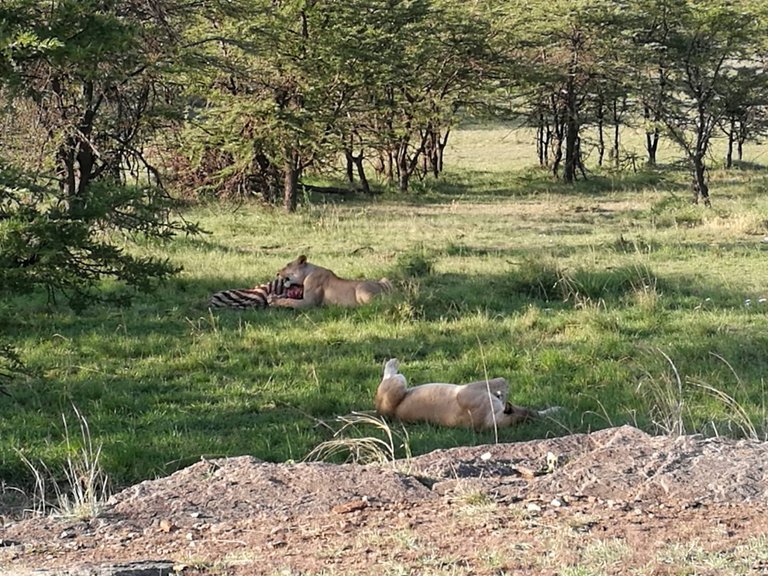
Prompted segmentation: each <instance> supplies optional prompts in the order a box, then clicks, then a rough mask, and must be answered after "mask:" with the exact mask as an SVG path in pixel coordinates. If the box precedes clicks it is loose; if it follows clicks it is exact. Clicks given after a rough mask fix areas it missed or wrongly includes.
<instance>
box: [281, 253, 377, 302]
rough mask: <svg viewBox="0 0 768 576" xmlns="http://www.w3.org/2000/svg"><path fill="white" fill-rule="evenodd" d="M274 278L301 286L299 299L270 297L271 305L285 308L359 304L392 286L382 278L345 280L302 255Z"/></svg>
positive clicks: (368, 300)
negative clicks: (301, 291) (302, 288)
mask: <svg viewBox="0 0 768 576" xmlns="http://www.w3.org/2000/svg"><path fill="white" fill-rule="evenodd" d="M277 276H278V278H282V279H283V280H285V281H288V282H289V283H290V284H292V285H295V284H300V285H303V286H304V297H303V298H300V299H289V298H279V297H275V298H271V299H270V301H269V304H270V305H271V306H282V307H285V308H311V307H315V306H325V305H327V304H332V305H335V306H360V305H362V304H368V303H369V302H370V301H371V300H372V299H373V298H374V297H375V296H376V295H378V294H381V293H382V292H386V291H388V290H390V289H391V288H392V284H391V283H390V282H389V280H387V279H386V278H382V279H381V280H378V281H376V280H347V279H345V278H339V277H338V276H336V274H334V273H333V272H331V271H330V270H328V269H327V268H322V267H321V266H317V265H316V264H311V263H309V262H307V257H306V256H304V255H302V256H299V257H298V258H296V260H294V261H293V262H289V263H288V265H286V266H285V267H284V268H283V269H282V270H280V271H279V272H278V273H277Z"/></svg>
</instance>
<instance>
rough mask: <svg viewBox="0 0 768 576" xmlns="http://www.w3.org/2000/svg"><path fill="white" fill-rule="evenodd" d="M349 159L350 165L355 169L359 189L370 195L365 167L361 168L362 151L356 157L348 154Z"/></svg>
mask: <svg viewBox="0 0 768 576" xmlns="http://www.w3.org/2000/svg"><path fill="white" fill-rule="evenodd" d="M350 158H351V159H352V163H353V164H354V165H355V167H356V168H357V177H358V178H360V189H361V190H362V191H363V192H365V193H366V194H370V193H371V185H370V184H369V183H368V178H366V176H365V167H364V166H363V151H362V150H361V151H360V154H358V155H357V156H355V155H354V154H350Z"/></svg>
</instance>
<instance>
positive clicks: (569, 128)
mask: <svg viewBox="0 0 768 576" xmlns="http://www.w3.org/2000/svg"><path fill="white" fill-rule="evenodd" d="M567 105H568V107H567V109H566V118H565V121H566V126H565V163H564V164H563V181H564V182H567V183H568V184H571V183H573V182H575V181H576V169H577V168H578V163H579V158H578V143H579V119H578V111H577V105H576V94H575V93H574V86H573V85H572V83H571V86H569V89H568V95H567Z"/></svg>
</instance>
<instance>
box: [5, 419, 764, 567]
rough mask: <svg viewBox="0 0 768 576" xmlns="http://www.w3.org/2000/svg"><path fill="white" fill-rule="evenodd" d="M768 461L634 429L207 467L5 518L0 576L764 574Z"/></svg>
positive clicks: (737, 446) (749, 447)
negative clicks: (99, 508) (93, 500)
mask: <svg viewBox="0 0 768 576" xmlns="http://www.w3.org/2000/svg"><path fill="white" fill-rule="evenodd" d="M767 456H768V444H766V443H760V442H749V441H733V440H725V439H704V438H700V437H691V436H685V437H679V438H670V437H660V436H649V435H646V434H644V433H643V432H640V431H638V430H636V429H634V428H630V427H622V428H613V429H609V430H603V431H600V432H595V433H592V434H588V435H573V436H567V437H563V438H556V439H548V440H539V441H532V442H525V443H517V444H497V445H487V446H477V447H471V448H455V449H450V450H439V451H436V452H433V453H430V454H426V455H424V456H420V457H416V458H413V459H411V460H409V461H400V462H397V463H396V467H397V469H394V468H392V469H390V468H381V467H372V466H358V465H333V464H324V463H302V464H271V463H264V462H259V461H258V460H255V459H253V458H250V457H240V458H230V459H222V460H212V461H201V462H199V463H197V464H195V465H193V466H190V467H189V468H186V469H184V470H181V471H179V472H177V473H175V474H173V475H171V476H168V477H166V478H161V479H158V480H152V481H146V482H142V483H141V484H138V485H136V486H133V487H131V488H128V489H126V490H124V491H122V492H120V493H119V494H117V495H115V496H114V497H113V498H112V499H111V501H110V503H109V506H108V507H107V509H106V510H105V511H104V513H103V514H101V515H100V516H99V517H98V518H95V519H93V520H90V521H87V522H77V521H67V520H61V519H54V518H36V519H27V520H22V521H15V522H10V523H7V524H6V525H5V526H3V529H2V533H1V535H0V538H2V541H1V542H0V543H1V544H2V546H1V547H0V573H2V574H8V575H27V574H46V575H47V574H62V575H65V574H70V575H74V574H78V575H80V574H119V575H122V576H129V575H130V576H136V575H144V574H146V575H149V574H152V575H155V576H157V575H162V574H173V573H179V572H180V573H182V574H188V575H197V574H227V575H229V574H232V575H245V574H291V575H293V574H321V573H322V574H363V573H367V574H456V575H463V574H467V575H469V574H473V575H485V574H489V575H490V574H537V575H538V574H564V573H571V574H582V573H583V574H630V573H633V574H680V573H684V574H689V573H690V574H730V573H733V574H755V573H756V574H759V573H763V574H768V538H766V537H765V534H766V528H767V527H768V522H766V520H765V518H766V509H767V508H768V500H767V499H766V496H768V494H767V493H766V492H767V490H768V475H766V468H765V466H766V464H765V463H766V457H767ZM569 570H570V572H568V571H569Z"/></svg>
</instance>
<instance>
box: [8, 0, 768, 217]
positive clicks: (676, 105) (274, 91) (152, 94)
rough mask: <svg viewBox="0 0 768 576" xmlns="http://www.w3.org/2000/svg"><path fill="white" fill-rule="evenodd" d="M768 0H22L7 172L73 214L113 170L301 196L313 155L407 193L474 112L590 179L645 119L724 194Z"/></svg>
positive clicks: (765, 80)
mask: <svg viewBox="0 0 768 576" xmlns="http://www.w3.org/2000/svg"><path fill="white" fill-rule="evenodd" d="M766 12H768V8H767V7H766V3H765V2H763V1H757V0H755V1H752V2H750V1H745V2H740V3H738V5H736V4H735V3H731V2H724V1H722V0H695V1H693V0H674V1H670V0H629V1H620V0H610V1H609V0H590V1H582V0H547V1H523V0H501V1H497V2H453V1H452V0H378V1H377V0H346V1H344V2H338V1H336V0H153V1H152V2H149V1H147V0H121V1H106V2H105V1H104V0H55V1H53V2H51V1H50V0H45V1H42V0H12V1H11V2H4V3H3V6H2V7H0V21H2V22H3V25H2V26H0V87H1V89H2V91H1V92H0V99H1V100H2V104H3V106H2V109H1V110H2V121H3V132H2V136H0V138H1V139H2V140H1V142H0V143H1V144H2V146H1V147H0V167H4V171H3V174H5V176H4V178H5V179H6V181H7V179H8V178H10V176H8V174H9V173H10V172H13V173H14V174H16V175H19V174H21V175H23V177H24V178H26V179H28V180H30V181H32V182H34V184H35V185H41V186H44V187H50V188H53V189H55V190H56V194H57V195H58V196H57V197H58V200H59V201H60V203H61V205H62V206H66V208H67V210H69V211H70V212H71V213H72V214H73V215H74V216H76V217H77V216H78V215H79V214H82V213H84V212H87V211H88V209H89V206H91V205H92V204H93V203H94V202H96V201H95V200H94V194H92V193H90V192H89V189H90V188H91V187H92V186H93V185H94V184H95V183H107V184H108V185H110V186H114V185H126V184H132V185H138V186H142V187H147V186H157V187H160V186H164V187H165V188H166V189H168V188H169V187H170V188H171V189H175V190H176V191H177V192H183V193H184V194H185V195H191V196H196V195H211V196H217V197H223V196H232V195H242V196H256V197H259V198H261V199H263V200H264V201H265V202H269V203H277V204H283V205H284V207H285V208H286V209H287V210H293V209H295V208H296V205H297V200H298V199H299V197H300V195H301V190H302V188H301V182H302V177H303V176H304V175H305V174H307V172H308V171H312V172H314V173H323V172H325V173H329V174H331V175H333V176H334V177H341V178H345V179H346V180H347V181H348V183H349V186H350V188H351V189H359V190H364V191H370V189H371V184H370V183H369V182H370V180H371V179H372V177H373V173H375V176H376V181H377V182H381V183H383V184H385V185H388V186H391V187H394V188H396V189H398V190H400V191H401V192H407V191H408V189H409V185H410V182H411V181H412V179H413V178H414V177H417V178H424V177H429V176H437V175H439V174H440V172H441V170H443V162H444V158H443V152H444V150H445V147H446V143H447V141H448V138H449V135H450V131H451V128H452V126H455V124H456V121H457V118H458V115H461V117H464V118H466V117H467V116H475V117H478V118H500V117H501V118H504V117H509V116H511V115H515V116H517V117H519V116H520V115H524V116H525V117H527V118H528V122H529V123H530V124H532V125H533V126H535V127H536V129H537V137H536V139H535V142H532V143H531V145H532V146H534V145H535V146H536V147H537V152H538V158H539V162H540V163H541V164H542V165H543V166H546V167H548V168H549V169H550V170H551V171H552V173H553V175H554V176H555V177H558V178H561V179H563V180H564V181H566V182H572V181H574V180H576V179H577V178H579V177H580V176H581V175H583V174H585V167H584V165H583V155H582V152H581V142H582V135H583V134H584V131H585V129H587V128H589V130H590V131H591V132H590V138H593V139H594V140H596V149H597V163H598V164H600V165H602V164H604V163H612V164H614V165H615V166H617V167H619V166H620V165H621V163H622V159H623V158H624V157H625V155H624V153H623V151H622V142H621V139H620V134H621V132H620V130H619V128H620V127H622V126H626V125H628V124H632V125H634V126H635V127H639V128H641V129H642V130H644V132H645V135H646V146H645V154H646V157H645V161H646V162H647V164H650V165H653V164H654V163H655V162H656V151H657V148H658V145H659V141H660V139H661V138H669V139H670V141H671V142H673V143H674V144H675V145H677V146H678V147H679V149H680V151H681V156H682V157H683V158H685V159H686V160H687V162H688V166H689V168H690V173H691V182H692V191H693V194H694V196H693V197H694V199H695V200H697V201H698V200H699V199H702V200H704V201H705V202H708V198H709V192H708V186H707V181H706V170H705V168H706V166H705V162H706V158H707V151H708V147H709V145H710V141H711V139H712V137H713V136H715V135H722V134H724V135H725V136H727V139H728V160H727V161H728V163H729V164H730V163H731V162H732V161H733V159H734V158H738V157H739V155H740V154H741V150H742V146H743V145H744V143H745V142H747V141H748V140H750V139H754V138H757V137H759V136H760V135H761V134H764V133H765V132H766V130H767V129H768V115H767V114H766V110H767V106H768V16H767V15H766ZM595 134H597V137H596V138H595V136H594V135H595ZM340 157H341V158H344V159H345V163H342V164H339V162H338V159H339V158H340ZM371 171H372V172H371ZM369 172H371V173H370V174H369ZM5 194H8V193H7V192H6V193H5ZM0 217H2V214H0Z"/></svg>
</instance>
